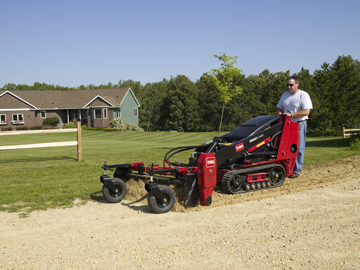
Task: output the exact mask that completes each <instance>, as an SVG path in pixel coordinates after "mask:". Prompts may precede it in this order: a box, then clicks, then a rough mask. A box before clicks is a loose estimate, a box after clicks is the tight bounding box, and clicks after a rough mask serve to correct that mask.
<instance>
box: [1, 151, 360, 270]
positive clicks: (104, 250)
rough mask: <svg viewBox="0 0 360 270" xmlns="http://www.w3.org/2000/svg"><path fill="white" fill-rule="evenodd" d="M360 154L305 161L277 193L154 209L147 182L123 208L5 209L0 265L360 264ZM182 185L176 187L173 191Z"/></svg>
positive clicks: (220, 196) (133, 188)
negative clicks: (161, 210)
mask: <svg viewBox="0 0 360 270" xmlns="http://www.w3.org/2000/svg"><path fill="white" fill-rule="evenodd" d="M359 169H360V156H357V157H353V158H347V159H342V160H336V161H332V162H328V163H325V164H317V165H310V166H305V168H304V171H303V173H302V174H301V177H300V178H298V179H286V181H285V184H284V185H283V186H282V187H280V188H276V189H269V190H263V191H256V192H251V193H246V194H240V195H229V194H224V193H222V192H221V190H220V189H216V190H215V192H214V196H213V203H212V205H211V206H210V207H204V206H198V207H195V208H189V209H186V210H185V209H183V208H181V207H182V206H181V193H180V192H179V191H176V194H177V195H178V199H177V202H176V205H175V211H171V212H169V213H166V214H162V215H158V214H153V213H151V212H150V211H149V207H148V206H147V194H146V191H144V185H143V182H137V181H135V180H133V181H134V182H129V192H128V194H127V197H126V200H124V201H123V202H121V203H118V204H111V203H106V202H105V201H101V202H88V203H87V204H86V205H82V204H81V203H79V202H78V201H76V206H74V207H72V208H67V209H50V210H47V211H35V212H32V213H31V214H30V215H29V216H28V217H27V218H20V217H19V214H18V213H6V212H0V269H119V268H121V269H311V268H319V269H360V225H359V224H360V173H359V172H360V170H359ZM175 188H176V187H175Z"/></svg>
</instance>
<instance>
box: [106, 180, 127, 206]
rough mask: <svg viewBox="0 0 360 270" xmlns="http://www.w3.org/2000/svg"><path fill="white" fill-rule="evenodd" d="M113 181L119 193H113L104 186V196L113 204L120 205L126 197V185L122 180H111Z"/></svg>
mask: <svg viewBox="0 0 360 270" xmlns="http://www.w3.org/2000/svg"><path fill="white" fill-rule="evenodd" d="M111 181H112V182H113V184H114V185H115V186H116V188H117V189H118V192H113V191H112V190H111V189H109V188H108V187H107V186H105V185H103V187H102V194H103V196H104V197H105V199H106V200H108V201H109V202H112V203H119V202H121V201H122V199H124V197H125V195H126V191H127V188H126V184H125V182H124V181H123V180H121V179H120V178H111Z"/></svg>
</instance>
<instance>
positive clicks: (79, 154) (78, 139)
mask: <svg viewBox="0 0 360 270" xmlns="http://www.w3.org/2000/svg"><path fill="white" fill-rule="evenodd" d="M76 127H77V160H78V161H80V160H82V149H81V123H80V122H79V121H78V122H76Z"/></svg>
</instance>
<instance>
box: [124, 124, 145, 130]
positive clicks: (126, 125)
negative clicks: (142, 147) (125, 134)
mask: <svg viewBox="0 0 360 270" xmlns="http://www.w3.org/2000/svg"><path fill="white" fill-rule="evenodd" d="M125 129H126V130H131V131H144V130H143V129H142V128H140V127H138V126H137V125H135V124H133V123H125Z"/></svg>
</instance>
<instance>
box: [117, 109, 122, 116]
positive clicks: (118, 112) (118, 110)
mask: <svg viewBox="0 0 360 270" xmlns="http://www.w3.org/2000/svg"><path fill="white" fill-rule="evenodd" d="M116 118H121V110H120V109H116Z"/></svg>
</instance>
